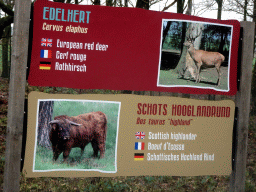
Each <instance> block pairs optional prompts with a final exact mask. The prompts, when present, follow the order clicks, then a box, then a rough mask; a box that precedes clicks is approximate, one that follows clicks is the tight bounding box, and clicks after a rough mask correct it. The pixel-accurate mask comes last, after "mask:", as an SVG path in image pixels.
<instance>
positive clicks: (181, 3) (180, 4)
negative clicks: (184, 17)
mask: <svg viewBox="0 0 256 192" xmlns="http://www.w3.org/2000/svg"><path fill="white" fill-rule="evenodd" d="M184 2H185V0H178V1H177V13H183V8H184Z"/></svg>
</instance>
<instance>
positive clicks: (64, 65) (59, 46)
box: [28, 0, 240, 95]
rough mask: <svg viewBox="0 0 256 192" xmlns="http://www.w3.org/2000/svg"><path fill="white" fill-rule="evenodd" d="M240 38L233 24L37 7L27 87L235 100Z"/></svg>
mask: <svg viewBox="0 0 256 192" xmlns="http://www.w3.org/2000/svg"><path fill="white" fill-rule="evenodd" d="M239 31H240V24H239V22H238V21H235V20H227V21H222V20H214V19H206V18H200V17H195V16H188V15H183V14H175V13H166V12H157V11H149V10H143V9H136V8H120V7H119V8H117V7H106V6H95V5H93V6H91V5H74V4H64V3H56V2H51V1H47V0H37V1H36V2H35V5H34V13H33V43H32V56H31V64H30V72H29V78H28V82H29V84H30V85H34V86H55V87H69V88H79V89H111V90H134V91H162V92H180V93H193V94H226V95H234V94H235V93H236V90H237V56H238V43H239ZM198 50H200V51H198Z"/></svg>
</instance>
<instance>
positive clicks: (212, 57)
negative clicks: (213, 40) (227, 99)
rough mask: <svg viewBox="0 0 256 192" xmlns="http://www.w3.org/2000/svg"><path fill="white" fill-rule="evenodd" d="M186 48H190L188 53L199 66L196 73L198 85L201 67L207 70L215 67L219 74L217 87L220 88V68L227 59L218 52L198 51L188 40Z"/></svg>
mask: <svg viewBox="0 0 256 192" xmlns="http://www.w3.org/2000/svg"><path fill="white" fill-rule="evenodd" d="M184 45H185V46H187V47H188V53H189V55H190V56H191V58H192V59H193V60H194V61H195V64H196V66H197V72H196V83H199V82H200V80H201V79H200V69H201V66H203V67H206V68H212V67H215V68H216V70H217V73H218V81H217V83H216V84H217V85H218V86H220V75H221V73H220V66H221V64H222V63H223V62H224V60H225V57H224V56H223V55H222V54H220V53H218V52H209V51H203V50H196V49H195V48H194V45H193V43H192V41H191V40H188V41H187V42H185V43H184Z"/></svg>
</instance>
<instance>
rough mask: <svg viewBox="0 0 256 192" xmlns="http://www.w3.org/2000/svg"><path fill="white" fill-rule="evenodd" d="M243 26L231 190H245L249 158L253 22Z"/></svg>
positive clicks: (245, 23)
mask: <svg viewBox="0 0 256 192" xmlns="http://www.w3.org/2000/svg"><path fill="white" fill-rule="evenodd" d="M241 27H243V41H242V61H241V75H240V82H238V83H240V86H239V87H240V89H239V90H238V92H237V95H236V100H235V103H236V107H237V108H238V117H237V131H236V135H235V138H236V141H235V142H236V143H237V146H236V149H235V157H234V166H233V167H234V168H233V171H232V173H231V176H230V191H245V170H246V159H247V140H248V124H249V112H250V96H251V79H252V60H253V49H254V32H255V31H254V28H255V25H254V23H253V22H241Z"/></svg>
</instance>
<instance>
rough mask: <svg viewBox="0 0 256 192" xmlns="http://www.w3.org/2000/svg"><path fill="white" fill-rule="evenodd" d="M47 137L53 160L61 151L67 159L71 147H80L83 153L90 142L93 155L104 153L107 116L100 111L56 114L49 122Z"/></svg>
mask: <svg viewBox="0 0 256 192" xmlns="http://www.w3.org/2000/svg"><path fill="white" fill-rule="evenodd" d="M50 126H51V130H50V133H49V138H50V141H51V143H52V150H53V160H54V161H56V160H57V159H58V157H59V155H60V154H61V153H62V152H63V159H64V161H66V160H67V158H68V156H69V153H70V151H71V149H72V148H75V147H80V148H81V153H82V154H83V151H84V148H85V146H86V145H87V144H88V143H91V145H92V148H93V151H94V154H93V156H94V157H97V156H98V151H100V158H103V157H104V155H105V143H106V136H107V117H106V115H105V114H104V113H103V112H101V111H98V112H91V113H86V114H81V115H78V116H74V117H69V116H67V115H61V116H56V117H55V118H54V120H52V121H51V122H50Z"/></svg>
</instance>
